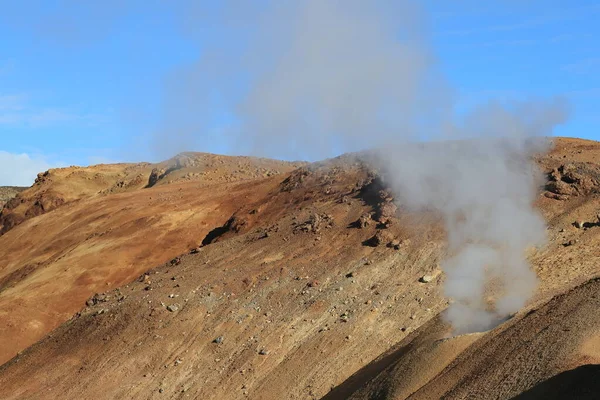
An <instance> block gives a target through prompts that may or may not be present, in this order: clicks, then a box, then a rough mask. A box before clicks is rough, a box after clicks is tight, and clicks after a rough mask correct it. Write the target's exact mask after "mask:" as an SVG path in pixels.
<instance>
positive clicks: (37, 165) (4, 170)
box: [0, 150, 57, 186]
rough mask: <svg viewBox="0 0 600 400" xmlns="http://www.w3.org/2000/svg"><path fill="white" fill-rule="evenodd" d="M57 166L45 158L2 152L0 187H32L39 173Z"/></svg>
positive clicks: (0, 157) (0, 156)
mask: <svg viewBox="0 0 600 400" xmlns="http://www.w3.org/2000/svg"><path fill="white" fill-rule="evenodd" d="M56 166H57V165H51V164H50V163H48V162H47V161H46V160H45V159H44V158H43V157H39V156H30V155H29V154H26V153H22V154H14V153H9V152H6V151H1V150H0V186H31V185H32V184H33V182H34V181H35V178H36V176H37V174H38V173H40V172H43V171H46V170H48V169H49V168H52V167H56Z"/></svg>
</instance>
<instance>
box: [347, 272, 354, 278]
mask: <svg viewBox="0 0 600 400" xmlns="http://www.w3.org/2000/svg"><path fill="white" fill-rule="evenodd" d="M346 278H354V272H348V273H347V274H346Z"/></svg>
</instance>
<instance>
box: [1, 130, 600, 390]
mask: <svg viewBox="0 0 600 400" xmlns="http://www.w3.org/2000/svg"><path fill="white" fill-rule="evenodd" d="M599 159H600V144H598V143H596V142H590V141H583V140H577V139H558V140H557V142H556V146H555V148H554V150H553V151H552V152H551V153H550V154H549V155H545V156H541V157H540V158H539V160H538V163H539V164H540V166H541V168H542V169H544V171H545V172H546V173H547V177H548V178H547V181H546V182H545V183H543V184H542V187H540V194H539V197H538V201H537V206H538V207H539V208H540V210H541V211H542V213H543V214H544V217H545V218H546V220H547V221H548V225H549V227H548V239H549V240H548V244H547V245H546V246H545V247H544V248H542V249H540V250H538V251H536V252H532V253H531V255H530V259H531V262H532V263H533V266H534V268H535V271H536V273H537V274H538V276H539V277H540V278H541V284H540V287H539V290H538V293H537V295H536V296H535V297H534V298H533V299H532V302H531V303H530V304H529V306H528V309H527V310H524V311H523V312H521V313H519V314H518V315H517V316H515V317H514V318H512V319H511V320H510V321H508V322H506V323H505V324H503V325H500V326H499V327H498V328H496V329H495V330H493V331H491V332H488V333H478V334H473V335H465V336H458V337H454V338H450V339H449V338H448V337H449V335H450V333H451V330H450V327H448V326H446V325H444V323H443V322H442V321H441V319H440V313H441V312H442V311H443V310H444V309H445V308H446V306H447V304H448V300H447V299H445V298H444V297H443V296H442V292H441V285H442V283H443V280H444V275H443V273H440V270H439V265H438V263H439V261H440V260H441V258H442V257H443V255H444V249H445V246H446V243H445V232H444V230H443V225H442V223H441V220H440V217H439V216H438V215H436V214H435V213H432V212H420V213H416V212H414V211H413V212H410V211H409V210H407V209H406V208H405V207H403V206H402V204H399V207H398V208H397V207H396V205H395V203H394V202H393V194H392V193H390V192H389V191H388V190H387V188H386V186H385V183H384V181H382V180H381V179H380V177H379V176H378V174H377V173H376V171H374V170H373V169H372V168H371V167H370V166H369V165H367V164H365V162H364V161H362V159H361V158H360V157H358V156H356V155H347V156H342V157H339V158H337V159H333V160H330V161H328V162H323V163H317V164H312V165H309V166H301V167H300V168H296V169H294V170H293V171H291V169H292V166H291V165H290V166H288V168H289V169H287V170H285V169H284V168H283V167H280V169H279V170H280V171H283V172H284V173H283V174H280V175H274V174H272V176H264V175H268V173H263V174H262V175H263V176H260V177H254V178H252V177H248V179H245V180H236V181H234V182H227V180H228V179H230V178H225V177H224V178H222V179H221V180H217V181H213V182H209V183H207V182H198V181H188V182H183V181H180V180H177V179H173V182H171V183H169V182H168V181H169V179H167V180H165V178H164V177H163V178H162V179H159V180H158V181H157V182H156V184H154V185H151V186H153V187H152V188H149V189H143V188H142V187H143V186H146V185H147V184H148V182H145V184H144V185H142V184H140V187H138V188H136V189H135V190H134V189H132V190H126V191H123V192H122V193H102V194H99V193H98V192H97V191H96V192H95V194H94V195H93V196H89V197H85V198H82V199H80V200H76V201H70V202H65V204H63V205H61V206H60V207H58V208H57V209H55V210H54V211H52V212H49V213H47V214H44V215H40V216H37V217H35V218H31V219H29V220H27V221H25V222H23V223H22V224H20V225H18V226H16V227H14V228H13V229H11V230H10V231H8V232H7V233H6V234H5V235H3V236H2V237H0V251H1V252H3V255H2V257H3V258H0V259H2V260H5V261H3V262H4V263H5V264H4V265H3V266H1V267H0V268H1V269H0V271H1V272H0V273H1V275H0V279H2V282H3V283H2V286H0V287H1V288H0V310H2V311H0V320H2V321H6V322H5V323H4V322H3V323H2V325H0V329H2V331H0V335H1V337H2V338H3V342H2V346H3V354H4V357H5V360H8V359H9V358H10V357H13V356H14V355H15V354H16V352H17V351H21V353H20V354H19V355H18V356H17V357H15V358H13V359H12V360H11V361H10V362H8V363H6V364H5V365H4V366H2V367H1V368H0V388H2V389H0V390H1V391H2V393H1V394H2V396H0V397H3V398H4V397H6V398H14V399H17V398H76V397H82V396H83V397H85V398H111V399H112V398H122V399H130V398H140V399H147V398H198V399H211V398H213V399H229V398H230V399H237V398H250V399H281V398H289V399H306V398H322V397H323V396H326V395H328V397H327V398H339V399H343V398H347V397H348V396H350V395H353V396H354V397H355V398H382V399H385V398H389V399H396V398H406V397H408V396H410V395H412V396H414V398H440V396H442V395H444V394H446V395H447V396H449V398H465V396H466V394H467V393H480V391H482V390H487V392H486V393H493V396H492V397H490V398H502V399H504V398H511V397H514V395H516V394H519V393H528V391H531V390H541V389H539V388H537V389H536V387H538V386H539V385H540V384H542V383H543V382H546V381H548V380H549V379H552V378H553V377H554V376H557V375H560V374H561V373H566V371H570V370H576V369H577V368H580V367H582V366H585V365H588V364H596V363H597V358H594V357H597V353H595V351H596V350H595V349H597V337H598V336H597V335H598V333H597V329H596V328H597V327H598V325H599V320H598V317H597V315H598V313H597V311H598V303H597V302H596V301H595V300H593V301H588V302H587V303H586V304H585V307H583V306H581V307H580V306H579V304H581V303H582V302H583V301H584V299H586V298H588V297H589V296H590V295H592V294H593V293H594V292H595V287H596V286H597V282H596V281H593V280H592V281H590V282H588V283H585V282H587V281H588V280H589V279H592V278H593V277H595V276H597V275H598V274H599V273H600V264H599V263H598V257H599V256H600V253H599V252H598V251H597V250H598V244H600V235H599V233H600V225H599V224H598V217H597V214H598V211H599V210H600V202H599V201H598V194H597V193H598V189H599V188H600V182H599V181H598V175H597V171H599V170H600V165H598V164H597V160H599ZM227 162H230V164H232V165H235V163H236V162H237V161H236V159H235V158H232V159H229V160H228V161H227ZM227 162H226V165H229V164H227ZM144 168H147V171H146V172H148V174H151V173H152V170H153V169H154V168H157V167H152V168H150V166H147V167H144ZM231 168H232V169H235V167H231ZM167 169H168V168H167ZM160 171H161V169H160V168H159V169H157V170H155V171H154V172H155V173H154V174H153V175H155V176H157V177H158V176H161V175H162V174H163V172H160ZM181 173H183V171H182V172H181ZM174 176H175V175H173V177H174ZM184 176H185V175H184ZM161 182H162V183H161ZM490 184H493V182H491V183H490ZM103 190H105V189H103ZM200 244H203V245H202V246H201V247H198V245H200ZM189 249H193V250H192V251H189ZM183 253H185V254H183ZM179 254H182V255H180V256H178V255H179ZM578 284H581V286H578V287H576V288H575V289H571V288H572V287H574V286H575V285H578ZM96 292H97V293H98V294H96V295H94V293H96ZM561 293H565V294H561ZM492 295H493V293H492ZM552 295H557V297H556V298H555V299H552V300H550V303H547V301H548V299H549V298H550V297H551V296H552ZM86 301H87V302H86ZM69 318H70V319H69ZM67 319H68V321H67V322H66V323H64V324H62V325H60V326H59V324H61V323H62V322H63V321H66V320H67ZM57 326H58V328H56V329H55V330H54V331H53V332H52V333H51V334H50V335H48V336H46V334H47V333H48V332H49V331H50V330H51V329H54V328H55V327H57ZM568 326H573V327H577V333H576V334H575V333H570V332H569V331H568V330H565V329H566V327H568ZM4 338H6V341H5V340H4ZM17 338H18V339H17ZM22 338H23V339H22ZM41 338H43V339H42V340H41V341H40V342H39V343H37V344H35V345H33V346H31V347H29V348H27V349H25V348H26V347H28V346H29V345H30V344H32V343H33V342H35V341H36V340H38V339H41ZM5 343H6V344H5ZM524 343H525V344H527V345H526V346H525V348H526V349H527V351H528V352H529V353H526V354H524V355H523V356H519V352H520V351H522V349H523V346H524ZM552 345H554V346H556V349H557V350H556V351H554V350H553V348H552ZM548 349H550V350H548ZM581 349H584V350H581ZM535 357H538V360H539V362H535V360H536V358H535ZM484 366H486V368H485V369H483V372H482V373H475V372H474V371H480V370H482V368H483V367H484ZM532 368H534V369H535V370H534V372H532ZM584 369H585V367H584ZM586 371H587V370H586ZM521 376H526V377H525V378H522V379H521V378H520V377H521ZM490 388H496V389H494V390H492V389H490Z"/></svg>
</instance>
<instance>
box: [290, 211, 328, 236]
mask: <svg viewBox="0 0 600 400" xmlns="http://www.w3.org/2000/svg"><path fill="white" fill-rule="evenodd" d="M332 226H333V217H332V216H331V215H329V214H316V213H315V214H311V216H310V217H309V219H308V221H306V222H304V223H301V224H298V225H296V226H295V227H294V233H298V232H312V233H319V232H320V231H321V229H322V228H331V227H332Z"/></svg>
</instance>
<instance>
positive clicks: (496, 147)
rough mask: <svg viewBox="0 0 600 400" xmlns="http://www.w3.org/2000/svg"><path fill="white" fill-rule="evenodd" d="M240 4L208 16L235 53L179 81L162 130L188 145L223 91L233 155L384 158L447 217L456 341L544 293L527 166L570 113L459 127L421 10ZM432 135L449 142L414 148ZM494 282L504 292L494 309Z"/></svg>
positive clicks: (327, 0) (411, 199)
mask: <svg viewBox="0 0 600 400" xmlns="http://www.w3.org/2000/svg"><path fill="white" fill-rule="evenodd" d="M240 3H241V2H232V3H231V4H228V3H227V2H225V3H224V6H223V8H222V9H220V10H217V11H218V16H216V15H215V16H214V18H212V20H213V21H218V23H217V24H215V25H214V26H215V27H216V26H224V27H226V28H225V29H226V32H227V37H228V38H230V39H231V37H234V38H235V40H230V42H231V43H234V44H233V45H230V46H225V47H224V48H219V49H216V48H207V49H206V50H205V53H204V56H203V58H202V59H201V60H200V62H199V63H198V64H197V65H195V66H192V68H189V69H187V70H186V71H182V73H181V74H180V75H179V76H178V79H179V80H178V81H177V82H179V83H178V84H177V85H176V86H177V87H179V90H176V91H175V92H174V93H175V95H174V96H172V97H173V99H174V100H173V102H172V103H171V107H170V109H171V110H176V111H177V112H175V113H173V115H175V116H176V121H170V120H168V119H167V120H166V121H165V122H166V124H165V126H178V127H179V128H181V129H178V130H177V131H179V132H181V133H182V134H185V135H187V136H188V137H189V134H190V132H193V131H195V130H197V129H199V128H201V127H202V126H204V124H205V123H206V121H205V120H204V119H203V117H200V118H195V114H194V111H193V110H198V107H197V106H198V104H200V105H201V106H202V107H204V109H210V107H207V104H208V103H210V102H211V101H212V100H210V99H209V97H210V96H209V95H207V94H210V93H213V94H214V93H215V92H218V93H219V96H218V97H219V99H220V100H219V101H220V103H221V105H223V104H226V105H227V106H228V107H229V109H230V110H231V113H232V115H233V117H232V122H231V124H230V126H229V127H228V128H227V132H226V133H227V135H229V137H235V138H236V139H235V140H233V141H232V142H233V143H237V145H238V147H237V148H236V150H237V151H240V152H247V151H253V152H255V153H260V154H261V155H271V156H278V157H282V156H284V157H303V158H311V159H315V158H320V157H324V156H328V155H330V154H331V153H333V152H342V151H350V150H357V149H361V148H367V147H378V148H382V149H385V150H381V151H380V157H379V159H380V162H381V163H382V165H383V166H384V169H385V170H386V171H387V173H388V176H389V177H390V178H391V181H390V182H391V184H392V186H393V188H394V190H395V191H396V194H397V198H398V200H399V201H400V202H402V203H403V204H407V205H409V206H411V207H413V208H414V209H420V208H424V207H427V208H434V209H436V210H438V211H439V212H440V213H441V214H442V215H443V217H444V220H445V224H446V229H447V231H448V241H449V257H448V259H447V260H446V261H445V262H444V263H443V268H444V270H445V272H446V274H447V282H446V286H445V292H446V295H448V296H449V297H452V298H453V299H454V300H455V302H454V303H453V304H452V305H451V306H450V308H449V310H448V312H447V317H448V319H449V321H450V322H451V323H452V324H453V325H454V327H455V328H456V329H457V330H458V331H470V330H476V329H484V328H487V327H489V326H490V325H491V324H492V323H493V320H494V318H495V316H496V315H505V314H507V313H510V312H513V311H516V310H518V309H519V308H520V307H521V306H522V305H523V304H524V302H525V301H526V300H527V298H528V297H529V296H530V295H531V293H532V291H533V289H534V287H535V282H536V277H535V274H534V273H533V272H532V271H531V270H530V268H529V266H528V264H527V262H526V259H525V256H524V252H525V250H526V248H527V247H528V246H531V245H536V244H540V243H541V242H543V239H544V222H543V220H542V218H541V217H540V216H539V215H538V214H537V213H536V212H535V210H534V209H533V207H532V201H533V199H534V196H535V183H536V172H535V169H534V167H533V165H532V163H531V161H530V157H531V155H532V154H533V153H535V152H540V151H544V150H545V148H546V146H547V143H546V142H545V141H544V139H543V136H545V135H550V134H551V133H552V129H553V127H554V126H555V125H556V124H559V123H562V122H563V121H564V120H565V118H566V110H565V106H564V104H562V103H561V102H560V101H546V102H531V103H521V104H515V105H510V106H507V105H501V104H495V103H491V104H487V105H484V106H482V107H481V108H479V109H478V110H476V111H474V112H473V113H471V114H470V115H468V116H466V117H464V118H462V119H458V118H457V117H456V113H455V109H454V105H453V101H452V98H453V91H452V90H451V89H450V87H449V85H448V84H447V83H446V82H444V80H443V79H442V76H441V74H440V73H439V72H438V70H437V65H436V60H435V57H434V56H433V52H432V51H431V49H430V47H429V45H428V37H427V34H426V29H425V28H426V23H425V20H424V18H423V16H422V14H421V11H420V10H419V8H418V7H417V3H416V2H412V1H362V0H344V1H341V0H299V1H282V2H269V1H267V2H259V3H252V4H253V6H252V7H250V8H247V7H248V6H243V5H240ZM257 4H258V5H257ZM244 7H246V8H244ZM228 10H229V11H228ZM231 10H233V11H231ZM212 11H213V12H214V10H212ZM201 12H202V13H207V12H209V10H202V11H201ZM203 15H204V17H206V14H203ZM205 20H211V18H207V19H205ZM207 29H209V28H207ZM214 29H217V30H218V28H214ZM221 33H223V32H221ZM182 82H184V83H182ZM232 82H235V84H232ZM186 83H187V84H186ZM181 99H188V100H189V103H186V102H185V101H183V102H182V100H181ZM193 101H197V103H198V104H193ZM187 110H191V111H187ZM186 112H187V113H186ZM182 113H183V114H182ZM182 121H183V122H182ZM182 123H183V124H184V125H185V126H181V124H182ZM177 131H176V132H175V134H177ZM173 133H174V132H173V131H172V130H170V133H169V135H170V138H169V139H170V140H169V141H170V142H173V136H172V135H173ZM424 138H428V139H444V140H445V142H444V143H441V142H430V143H428V144H426V145H423V146H420V145H415V144H411V143H414V142H415V140H418V139H424ZM490 279H495V280H496V281H499V282H500V283H501V286H502V287H503V295H502V297H501V298H500V299H499V300H498V301H497V302H496V304H494V305H492V306H491V309H490V305H488V304H486V302H485V300H484V295H485V288H486V284H487V282H489V281H490ZM494 308H495V309H494Z"/></svg>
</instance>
